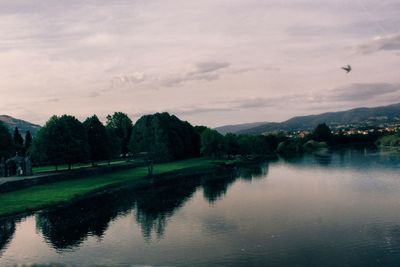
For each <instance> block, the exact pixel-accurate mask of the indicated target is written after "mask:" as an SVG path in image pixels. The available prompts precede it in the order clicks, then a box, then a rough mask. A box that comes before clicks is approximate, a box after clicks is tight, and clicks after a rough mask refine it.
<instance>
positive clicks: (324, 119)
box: [216, 103, 400, 134]
mask: <svg viewBox="0 0 400 267" xmlns="http://www.w3.org/2000/svg"><path fill="white" fill-rule="evenodd" d="M388 122H398V123H400V103H395V104H391V105H387V106H378V107H370V108H369V107H359V108H353V109H348V110H344V111H334V112H324V113H320V114H313V115H305V116H295V117H292V118H290V119H288V120H286V121H283V122H269V123H265V124H262V125H258V126H255V127H249V128H243V129H241V130H238V131H234V132H232V133H235V134H263V133H266V132H273V131H301V130H311V129H313V128H315V127H316V126H317V125H318V124H319V123H327V124H328V125H329V126H331V127H332V126H333V127H335V126H338V125H341V124H365V125H369V126H378V125H380V124H381V123H388ZM240 125H246V124H238V125H236V126H237V127H238V126H240ZM223 127H224V126H220V127H217V128H216V129H217V130H218V129H219V128H223Z"/></svg>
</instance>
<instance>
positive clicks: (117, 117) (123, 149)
mask: <svg viewBox="0 0 400 267" xmlns="http://www.w3.org/2000/svg"><path fill="white" fill-rule="evenodd" d="M106 127H107V129H108V130H109V132H110V134H111V135H112V136H113V138H115V141H114V143H116V144H117V145H118V150H119V153H120V154H122V155H126V154H127V153H128V144H129V140H130V137H131V134H132V128H133V124H132V120H131V119H130V118H129V117H128V115H126V114H125V113H123V112H115V113H114V114H113V115H108V116H107V123H106Z"/></svg>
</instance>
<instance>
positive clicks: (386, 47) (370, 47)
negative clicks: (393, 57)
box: [358, 34, 400, 54]
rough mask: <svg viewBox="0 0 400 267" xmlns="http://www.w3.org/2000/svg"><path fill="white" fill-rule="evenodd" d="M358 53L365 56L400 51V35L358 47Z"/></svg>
mask: <svg viewBox="0 0 400 267" xmlns="http://www.w3.org/2000/svg"><path fill="white" fill-rule="evenodd" d="M358 51H359V52H361V53H363V54H370V53H375V52H378V51H400V34H397V35H392V36H389V37H383V38H377V39H375V40H373V41H371V42H369V43H365V44H362V45H360V46H359V47H358Z"/></svg>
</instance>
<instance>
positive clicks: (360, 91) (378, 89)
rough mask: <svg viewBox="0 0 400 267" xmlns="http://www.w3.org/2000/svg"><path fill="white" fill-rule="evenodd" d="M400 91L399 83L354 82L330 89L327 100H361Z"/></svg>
mask: <svg viewBox="0 0 400 267" xmlns="http://www.w3.org/2000/svg"><path fill="white" fill-rule="evenodd" d="M395 92H400V84H391V83H356V84H350V85H348V86H345V87H341V88H338V89H334V90H332V91H331V92H330V93H329V94H328V96H326V98H327V100H329V101H351V102H357V101H363V100H372V99H374V98H376V97H379V96H383V95H387V94H390V93H395Z"/></svg>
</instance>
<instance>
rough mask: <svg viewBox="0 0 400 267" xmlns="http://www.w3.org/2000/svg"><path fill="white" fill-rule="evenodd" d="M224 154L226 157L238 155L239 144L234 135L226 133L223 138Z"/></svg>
mask: <svg viewBox="0 0 400 267" xmlns="http://www.w3.org/2000/svg"><path fill="white" fill-rule="evenodd" d="M224 152H225V153H226V154H227V155H236V154H239V144H238V140H237V136H236V135H234V134H232V133H227V134H226V135H225V136H224Z"/></svg>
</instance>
